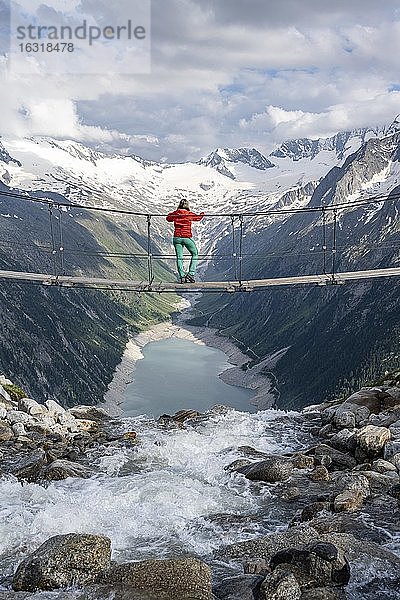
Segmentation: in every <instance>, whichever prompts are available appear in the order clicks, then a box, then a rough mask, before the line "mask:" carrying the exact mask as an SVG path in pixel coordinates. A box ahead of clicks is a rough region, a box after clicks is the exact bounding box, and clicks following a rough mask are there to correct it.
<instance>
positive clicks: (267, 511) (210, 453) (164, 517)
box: [0, 340, 394, 600]
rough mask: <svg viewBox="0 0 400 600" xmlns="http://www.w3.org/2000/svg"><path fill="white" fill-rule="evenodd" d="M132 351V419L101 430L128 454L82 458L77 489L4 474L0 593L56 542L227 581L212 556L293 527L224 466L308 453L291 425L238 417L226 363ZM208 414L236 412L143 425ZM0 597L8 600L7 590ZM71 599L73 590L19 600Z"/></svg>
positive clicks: (195, 354) (270, 491)
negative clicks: (171, 424) (259, 454)
mask: <svg viewBox="0 0 400 600" xmlns="http://www.w3.org/2000/svg"><path fill="white" fill-rule="evenodd" d="M164 342H165V341H164ZM192 346H195V349H193V348H192ZM182 352H183V355H184V358H182ZM143 353H144V355H145V357H146V358H145V359H144V360H142V361H139V365H140V364H141V365H142V367H143V369H144V370H143V373H142V374H141V373H140V370H139V367H138V368H137V370H136V371H135V382H136V385H137V388H136V390H135V391H134V392H133V391H132V388H130V389H129V390H128V391H127V394H126V398H125V405H124V408H125V410H126V412H129V413H131V415H133V416H124V417H123V418H120V419H115V420H114V421H112V422H111V424H110V425H109V427H110V428H111V429H112V430H115V433H116V434H120V433H122V432H124V431H132V430H135V431H136V432H137V437H138V440H139V443H138V444H137V445H131V444H129V443H124V442H122V441H121V440H119V441H115V442H111V443H110V444H109V445H107V446H98V447H97V448H94V449H93V450H92V451H91V453H90V454H89V455H88V456H87V459H86V460H87V465H88V466H91V467H92V468H93V470H94V471H95V472H96V474H95V475H94V476H92V477H91V478H89V479H81V478H69V479H66V480H64V481H53V482H50V483H49V484H48V485H47V486H42V485H38V484H35V483H23V484H21V482H19V481H17V480H16V479H15V478H14V477H12V476H3V477H2V478H1V479H0V592H1V589H6V588H7V586H8V585H9V581H10V580H9V579H7V578H9V577H10V576H12V574H13V573H14V571H15V569H16V567H17V566H18V564H19V563H20V561H21V560H22V559H23V558H25V557H26V556H27V555H28V554H29V553H30V552H32V551H34V550H35V549H36V548H38V546H39V545H40V544H41V543H43V542H44V541H45V540H47V539H48V538H49V537H51V536H54V535H57V534H66V533H71V532H77V533H93V534H103V535H106V536H108V537H110V538H111V541H112V558H113V559H114V560H116V561H119V562H122V561H129V560H143V559H147V558H168V557H177V556H187V555H194V556H197V557H200V558H202V559H204V560H205V561H206V562H207V563H208V564H210V565H211V567H212V569H213V574H214V577H215V579H216V580H218V578H219V577H220V576H221V574H222V573H223V574H224V575H225V576H226V575H227V572H229V569H231V572H232V574H236V573H240V572H241V571H240V567H239V566H238V565H236V566H235V565H234V564H233V565H230V566H228V565H224V566H223V571H221V569H222V567H221V563H220V562H219V561H216V560H215V559H214V558H213V551H214V550H216V549H218V548H219V547H221V546H224V545H226V544H229V543H234V542H237V541H241V540H246V539H251V538H254V537H257V536H260V535H265V534H267V533H270V532H275V531H279V530H284V529H286V527H287V524H288V522H290V520H291V519H292V518H293V509H292V508H291V506H290V503H287V502H282V501H280V500H279V499H278V497H277V496H276V495H275V494H274V486H273V485H272V486H271V485H269V486H267V485H266V486H254V485H253V484H252V483H251V482H249V481H248V480H246V479H245V478H244V477H243V476H242V475H239V474H237V473H232V472H230V471H229V470H227V469H226V468H225V467H226V466H228V465H229V464H230V463H232V462H233V461H235V460H236V459H238V458H240V457H242V456H243V453H242V451H241V450H239V448H240V447H243V446H251V447H253V448H256V449H257V450H260V451H264V452H268V453H277V454H283V453H286V452H290V451H294V450H298V449H300V448H302V447H304V446H310V445H312V443H313V442H312V439H311V438H310V434H309V431H308V429H307V428H306V427H305V425H304V422H303V419H302V418H301V416H300V415H299V414H298V413H295V412H289V413H285V412H283V411H278V410H272V409H271V410H266V411H260V412H257V413H255V412H253V413H250V412H249V411H245V410H243V408H245V407H246V406H247V408H251V406H248V403H249V400H250V399H251V392H249V391H248V390H242V389H239V388H233V387H231V386H228V385H226V384H223V382H221V380H219V379H218V377H217V375H218V373H219V372H221V370H223V369H224V368H226V365H227V363H226V359H225V358H224V355H223V354H222V353H220V352H219V351H214V350H211V349H210V348H207V347H204V346H199V345H195V344H193V343H192V342H185V341H182V340H169V343H168V344H165V343H161V342H160V343H154V344H149V345H148V347H147V348H145V349H144V352H143ZM228 366H229V365H228ZM171 369H175V371H173V370H172V371H171ZM173 373H175V374H173ZM151 380H152V382H153V383H154V387H153V388H152V391H151V392H150V390H149V389H148V386H149V382H150V381H151ZM146 382H147V383H146ZM220 384H222V386H223V387H220ZM214 391H215V394H214ZM238 392H240V394H239V393H238ZM172 399H174V400H176V403H175V404H174V403H173V401H172ZM212 404H231V405H232V406H234V407H236V408H242V410H235V408H230V409H225V410H224V409H222V408H221V407H216V408H215V409H210V410H209V411H208V412H207V413H206V415H205V416H204V417H201V418H200V419H198V420H197V421H196V422H193V423H189V424H187V425H186V426H185V428H183V429H180V428H173V429H166V428H162V427H160V426H159V424H158V423H157V420H156V418H153V417H152V416H150V415H151V414H154V415H155V417H157V416H158V415H159V414H160V413H163V412H169V413H173V412H174V411H175V410H178V409H180V408H195V409H198V410H200V411H205V410H207V409H209V407H210V406H211V405H212ZM138 412H143V413H146V414H142V415H138V414H137V413H138ZM393 542H394V540H393ZM375 569H377V566H376V565H375V566H374V565H369V564H367V565H362V567H359V568H358V571H357V573H361V576H362V581H364V580H365V579H366V578H367V577H368V578H369V579H371V580H373V579H374V578H376V571H375ZM1 582H3V583H1ZM359 585H361V583H360V582H357V581H355V582H354V584H352V585H350V586H349V587H348V593H349V595H348V598H351V599H357V598H360V597H364V596H360V595H359V593H358V591H357V590H358V587H357V586H359ZM2 586H4V587H2ZM6 594H7V596H6V597H7V598H13V593H12V592H10V591H8V592H6ZM78 597H79V592H78V591H77V590H70V591H68V592H63V591H60V592H57V591H56V592H41V593H39V592H37V593H35V594H33V595H31V596H30V598H32V600H36V599H37V600H50V599H52V600H53V599H54V600H66V599H68V600H69V599H74V598H78ZM366 597H368V598H371V597H372V596H366ZM388 597H392V596H388ZM16 598H17V596H16Z"/></svg>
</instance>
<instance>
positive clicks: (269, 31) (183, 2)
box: [0, 0, 400, 162]
mask: <svg viewBox="0 0 400 600" xmlns="http://www.w3.org/2000/svg"><path fill="white" fill-rule="evenodd" d="M143 1H144V0H143ZM7 4H8V2H6V0H0V17H1V20H2V28H1V37H2V49H3V55H2V56H0V69H1V71H0V76H1V81H0V84H1V88H0V89H1V92H0V94H1V97H0V124H1V126H0V130H1V131H0V134H2V135H8V136H26V135H45V136H53V137H56V138H72V139H76V140H79V141H82V142H84V143H89V144H93V145H98V146H99V147H100V148H104V149H105V150H107V151H111V150H113V149H115V150H117V151H120V152H124V153H128V152H129V153H135V154H138V155H140V156H143V157H145V158H148V159H153V160H158V161H167V162H176V161H184V160H197V159H199V158H200V157H201V156H204V155H206V154H208V153H209V152H210V151H212V150H213V149H214V148H216V147H220V146H223V147H239V146H251V147H253V146H254V147H256V148H258V149H259V150H261V151H262V152H264V153H268V152H269V151H271V150H272V149H273V147H274V146H276V145H277V144H279V143H280V142H282V141H284V140H286V139H292V138H298V137H313V138H315V137H324V136H325V137H326V136H329V135H332V134H333V133H336V132H337V131H339V130H347V129H351V128H355V127H363V126H368V125H371V126H374V125H384V124H389V123H390V122H391V121H392V120H393V118H394V117H395V116H396V115H397V114H398V113H400V75H399V73H400V69H399V62H400V59H399V57H400V5H399V4H398V2H397V1H393V0H381V1H379V0H334V1H332V0H301V1H300V0H152V2H151V21H152V24H151V71H150V73H148V74H143V73H142V74H140V73H137V72H136V73H135V74H131V73H129V72H116V71H118V70H120V69H118V68H117V67H116V65H117V59H116V55H115V53H114V52H113V51H112V48H109V49H108V51H105V50H104V48H103V49H102V50H100V49H99V52H98V55H97V56H96V61H97V62H96V66H95V67H94V66H93V60H94V59H93V53H92V55H91V56H90V57H89V56H86V55H84V54H83V55H82V56H81V57H80V61H81V63H80V65H81V67H82V72H81V73H76V74H73V75H68V74H55V73H52V72H49V70H48V69H47V70H46V68H45V67H43V66H40V65H38V64H36V63H35V59H34V58H32V59H31V60H32V62H31V67H30V71H29V72H28V73H18V72H16V70H15V69H13V68H11V67H10V63H9V60H8V54H9V47H8V46H7V43H6V39H5V31H6V23H7V18H8V17H7V10H6V9H7ZM19 5H20V6H22V7H23V8H24V9H25V10H26V9H27V8H30V9H31V10H40V11H42V13H41V14H44V12H45V11H47V12H49V11H50V10H51V11H53V12H54V11H55V12H57V13H58V14H63V11H65V10H66V6H68V7H69V10H70V11H71V6H73V8H74V10H75V11H77V12H78V14H80V15H84V16H85V18H86V16H88V15H91V16H92V17H93V18H95V19H96V20H97V21H98V22H101V23H102V24H103V25H104V24H105V23H109V24H117V23H122V22H125V21H126V20H127V19H128V18H131V19H132V21H134V22H138V19H139V17H138V15H137V14H135V10H133V8H132V7H134V1H133V0H114V1H113V2H109V0H68V2H67V1H66V0H50V1H49V2H46V0H43V3H40V2H38V0H20V1H19ZM40 5H41V6H40ZM16 10H20V9H18V7H17V4H14V3H13V4H12V10H11V14H13V11H14V14H15V11H16ZM70 16H71V15H70ZM140 18H142V17H140ZM9 37H10V36H9ZM99 48H100V47H99ZM50 71H51V69H50ZM94 71H97V73H95V74H93V72H94ZM125 71H126V69H125ZM128 71H129V70H128ZM88 72H89V73H92V74H87V73H88Z"/></svg>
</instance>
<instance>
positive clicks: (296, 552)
mask: <svg viewBox="0 0 400 600" xmlns="http://www.w3.org/2000/svg"><path fill="white" fill-rule="evenodd" d="M279 565H282V566H283V567H284V568H285V569H288V570H289V571H290V572H292V573H293V575H294V576H295V577H296V580H297V582H298V583H299V585H300V587H301V588H302V589H303V588H306V589H307V588H310V587H320V586H327V585H329V586H343V585H346V584H347V583H348V582H349V579H350V565H349V562H348V561H347V559H346V558H345V556H344V553H343V552H342V551H341V550H340V549H339V548H337V547H336V546H335V545H334V544H332V543H330V542H321V541H316V542H313V543H311V544H306V545H302V546H298V547H295V548H286V549H284V550H281V551H280V552H278V553H276V554H275V555H274V556H273V557H272V558H271V561H270V567H271V569H272V570H273V571H274V570H275V569H276V568H277V567H278V566H279Z"/></svg>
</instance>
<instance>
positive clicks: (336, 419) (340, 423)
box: [333, 408, 356, 429]
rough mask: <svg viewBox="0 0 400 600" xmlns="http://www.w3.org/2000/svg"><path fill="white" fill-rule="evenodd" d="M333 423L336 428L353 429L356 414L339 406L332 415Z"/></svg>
mask: <svg viewBox="0 0 400 600" xmlns="http://www.w3.org/2000/svg"><path fill="white" fill-rule="evenodd" d="M333 424H334V426H335V427H336V428H337V429H354V428H355V426H356V416H355V414H354V413H353V412H351V410H346V409H343V408H340V409H338V410H337V411H336V412H335V414H334V415H333Z"/></svg>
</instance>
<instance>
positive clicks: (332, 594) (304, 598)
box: [301, 587, 348, 600]
mask: <svg viewBox="0 0 400 600" xmlns="http://www.w3.org/2000/svg"><path fill="white" fill-rule="evenodd" d="M347 598H348V596H347V594H346V592H345V591H344V590H343V589H341V588H331V587H322V588H313V589H311V590H303V593H302V595H301V600H347Z"/></svg>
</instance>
